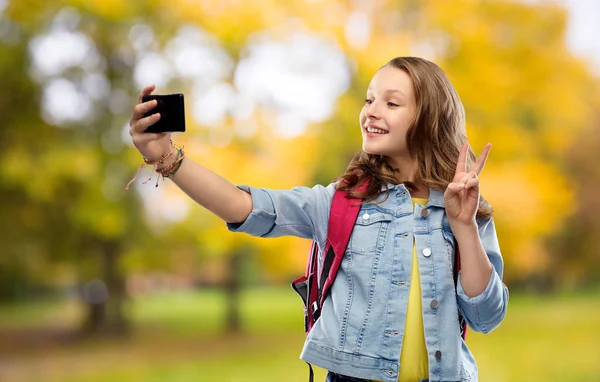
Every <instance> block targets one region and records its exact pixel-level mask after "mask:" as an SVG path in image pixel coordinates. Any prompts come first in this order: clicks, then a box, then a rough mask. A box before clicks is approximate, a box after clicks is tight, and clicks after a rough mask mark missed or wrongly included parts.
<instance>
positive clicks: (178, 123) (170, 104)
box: [142, 93, 185, 133]
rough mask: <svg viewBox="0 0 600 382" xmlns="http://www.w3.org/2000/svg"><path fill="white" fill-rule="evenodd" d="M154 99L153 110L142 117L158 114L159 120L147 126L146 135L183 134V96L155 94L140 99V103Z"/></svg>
mask: <svg viewBox="0 0 600 382" xmlns="http://www.w3.org/2000/svg"><path fill="white" fill-rule="evenodd" d="M153 99H155V100H156V101H157V104H156V106H155V107H154V109H152V110H150V111H149V112H147V113H146V114H144V117H149V116H151V115H152V114H155V113H160V120H159V121H158V122H156V123H155V124H153V125H151V126H149V127H148V128H147V129H146V130H145V131H144V132H146V133H164V132H184V131H185V110H184V107H183V94H181V93H176V94H155V95H147V96H143V97H142V102H148V101H151V100H153Z"/></svg>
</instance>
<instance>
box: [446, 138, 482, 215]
mask: <svg viewBox="0 0 600 382" xmlns="http://www.w3.org/2000/svg"><path fill="white" fill-rule="evenodd" d="M468 148H469V143H468V142H466V143H465V144H464V145H463V146H462V148H461V149H460V154H459V155H458V161H457V163H456V172H455V174H454V178H453V179H452V183H450V184H449V185H448V187H447V188H446V191H445V192H444V204H445V208H446V215H447V216H448V220H449V221H450V224H451V225H457V224H458V225H470V224H473V223H475V216H476V214H477V209H478V208H479V178H478V177H477V176H478V175H479V173H481V170H483V166H484V165H485V161H486V160H487V157H488V154H489V153H490V149H491V148H492V144H491V143H488V144H487V145H485V147H484V148H483V151H482V152H481V154H480V155H479V157H478V158H477V161H476V162H475V164H474V165H473V167H472V168H471V170H470V171H469V170H468V169H467V151H468Z"/></svg>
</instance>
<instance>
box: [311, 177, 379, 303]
mask: <svg viewBox="0 0 600 382" xmlns="http://www.w3.org/2000/svg"><path fill="white" fill-rule="evenodd" d="M368 184H369V182H368V180H367V181H366V182H365V183H363V184H362V185H361V186H360V187H359V188H357V191H359V192H362V191H364V190H366V188H367V186H368ZM361 205H362V200H361V199H352V198H349V197H348V194H347V193H346V192H344V191H336V192H335V194H334V196H333V201H332V202H331V210H330V212H329V226H328V230H327V242H326V245H325V250H324V256H323V262H322V264H321V272H320V275H319V284H318V298H317V301H318V305H317V308H318V309H320V307H322V306H323V302H324V301H325V298H326V297H327V293H328V292H329V289H330V288H331V285H333V282H334V281H335V277H336V275H337V272H338V270H339V268H340V265H341V263H342V259H343V258H344V253H345V252H346V247H347V246H348V242H349V241H350V235H351V234H352V230H353V229H354V224H355V223H356V218H357V217H358V213H359V211H360V208H361Z"/></svg>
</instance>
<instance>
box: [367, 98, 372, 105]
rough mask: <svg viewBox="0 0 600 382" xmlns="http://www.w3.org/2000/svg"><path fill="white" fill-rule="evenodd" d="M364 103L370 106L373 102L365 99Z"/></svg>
mask: <svg viewBox="0 0 600 382" xmlns="http://www.w3.org/2000/svg"><path fill="white" fill-rule="evenodd" d="M365 103H366V104H367V105H370V104H372V103H373V100H370V99H366V100H365Z"/></svg>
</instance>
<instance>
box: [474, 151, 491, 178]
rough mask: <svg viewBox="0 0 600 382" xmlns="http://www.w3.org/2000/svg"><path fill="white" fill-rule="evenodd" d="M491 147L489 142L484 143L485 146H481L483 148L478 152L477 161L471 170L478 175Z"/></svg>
mask: <svg viewBox="0 0 600 382" xmlns="http://www.w3.org/2000/svg"><path fill="white" fill-rule="evenodd" d="M491 149H492V144H491V143H488V144H486V145H485V147H484V148H483V150H482V151H481V154H479V157H478V158H477V161H476V162H475V164H474V165H473V171H476V172H477V175H479V173H480V172H481V170H483V166H485V161H486V160H487V157H488V155H489V154H490V150H491Z"/></svg>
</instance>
